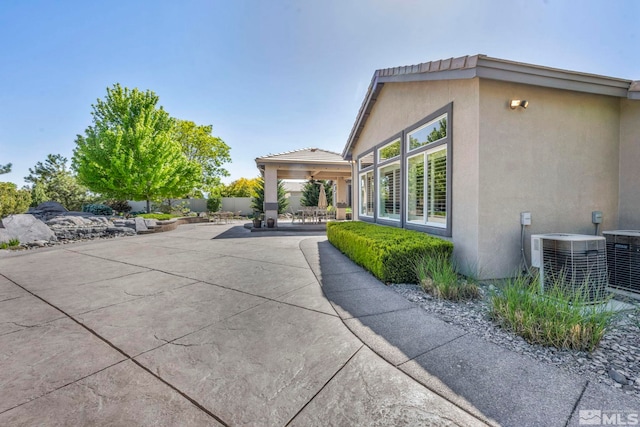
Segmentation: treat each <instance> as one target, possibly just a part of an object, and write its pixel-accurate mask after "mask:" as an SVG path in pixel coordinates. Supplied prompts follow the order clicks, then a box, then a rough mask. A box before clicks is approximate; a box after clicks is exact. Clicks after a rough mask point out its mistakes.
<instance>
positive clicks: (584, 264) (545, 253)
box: [531, 233, 607, 302]
mask: <svg viewBox="0 0 640 427" xmlns="http://www.w3.org/2000/svg"><path fill="white" fill-rule="evenodd" d="M531 265H532V266H533V267H538V268H539V269H540V285H541V286H542V289H543V290H544V289H546V288H549V287H551V286H560V287H561V288H562V289H563V290H564V291H567V292H569V293H580V294H582V295H583V296H584V297H586V299H587V300H588V301H590V302H596V301H598V300H601V299H603V298H604V297H605V296H606V290H607V255H606V242H605V238H604V237H600V236H591V235H584V234H564V233H550V234H534V235H532V236H531Z"/></svg>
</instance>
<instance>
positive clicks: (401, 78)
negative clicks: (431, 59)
mask: <svg viewBox="0 0 640 427" xmlns="http://www.w3.org/2000/svg"><path fill="white" fill-rule="evenodd" d="M474 77H476V68H466V69H456V70H445V71H439V72H435V73H419V74H399V75H393V76H385V77H379V78H378V81H379V82H381V83H405V82H424V81H432V80H462V79H472V78H474Z"/></svg>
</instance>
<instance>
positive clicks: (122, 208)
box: [106, 200, 131, 213]
mask: <svg viewBox="0 0 640 427" xmlns="http://www.w3.org/2000/svg"><path fill="white" fill-rule="evenodd" d="M106 205H107V206H109V207H110V208H111V209H113V210H114V211H115V212H124V213H127V212H129V211H130V210H131V206H130V205H129V202H127V201H126V200H109V201H108V202H107V203H106Z"/></svg>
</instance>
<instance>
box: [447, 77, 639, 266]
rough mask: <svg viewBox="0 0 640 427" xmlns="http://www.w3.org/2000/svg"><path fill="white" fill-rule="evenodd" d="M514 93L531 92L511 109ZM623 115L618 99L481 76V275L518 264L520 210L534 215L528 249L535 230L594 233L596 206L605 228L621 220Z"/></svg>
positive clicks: (611, 226) (528, 228)
mask: <svg viewBox="0 0 640 427" xmlns="http://www.w3.org/2000/svg"><path fill="white" fill-rule="evenodd" d="M510 99H526V100H528V101H529V107H528V108H527V109H526V110H524V109H522V108H518V109H516V110H511V109H510V108H509V107H508V105H507V103H508V101H509V100H510ZM619 116H620V99H619V98H614V97H607V96H600V95H590V94H584V93H577V92H570V91H562V90H556V89H549V88H541V87H535V86H527V85H521V84H510V83H505V82H497V81H491V80H482V81H481V82H480V150H479V153H480V156H479V182H480V191H479V236H478V240H479V250H478V256H479V264H480V265H481V267H482V272H481V273H482V275H483V276H484V277H506V276H509V275H510V274H513V273H514V272H515V271H516V269H517V268H518V265H519V261H520V212H522V211H530V212H531V214H532V225H531V226H529V227H527V230H526V236H527V239H526V241H525V248H526V253H527V254H528V253H529V239H528V236H529V235H531V234H536V233H552V232H564V233H581V234H593V233H594V231H595V229H594V225H593V224H592V223H591V212H592V211H594V210H599V211H602V212H603V217H604V223H603V224H602V226H601V230H602V229H604V230H607V229H612V228H615V227H616V226H617V219H618V181H619V180H618V160H619V158H620V155H619V154H620V153H619V137H620V120H619ZM636 129H637V128H636ZM636 150H638V148H637V146H636ZM456 172H457V171H456ZM634 173H635V176H636V177H638V172H637V169H636V172H634ZM636 195H637V193H636ZM636 206H637V204H636Z"/></svg>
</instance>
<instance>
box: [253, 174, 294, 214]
mask: <svg viewBox="0 0 640 427" xmlns="http://www.w3.org/2000/svg"><path fill="white" fill-rule="evenodd" d="M286 194H287V191H286V190H285V189H284V184H283V183H282V180H281V179H279V180H278V213H279V214H281V213H284V212H285V211H286V210H287V208H288V207H289V200H287V197H286ZM252 197H253V198H252V199H251V209H253V211H254V212H258V213H264V178H262V177H259V178H256V182H255V186H254V187H253V194H252Z"/></svg>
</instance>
